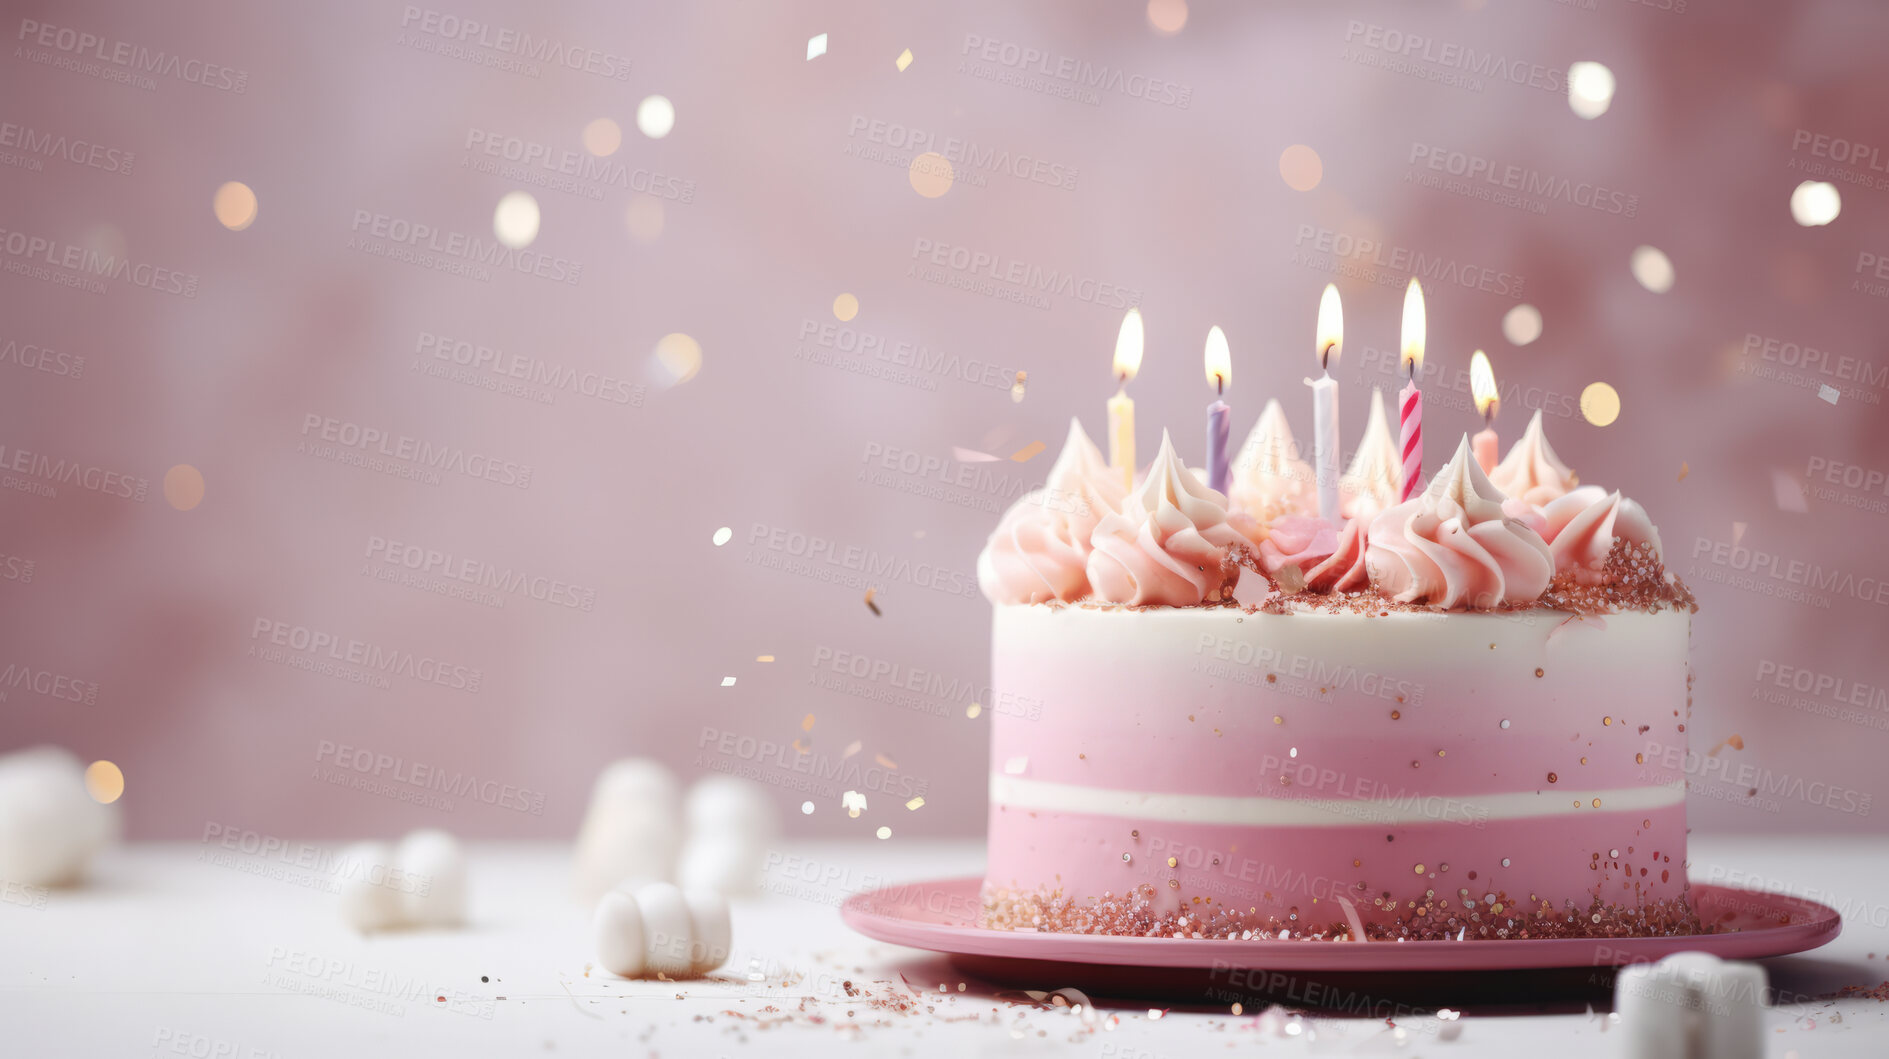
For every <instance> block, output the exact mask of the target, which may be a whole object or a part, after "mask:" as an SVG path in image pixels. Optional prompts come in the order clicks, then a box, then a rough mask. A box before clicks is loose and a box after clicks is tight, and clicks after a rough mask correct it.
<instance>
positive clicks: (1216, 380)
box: [1207, 324, 1233, 391]
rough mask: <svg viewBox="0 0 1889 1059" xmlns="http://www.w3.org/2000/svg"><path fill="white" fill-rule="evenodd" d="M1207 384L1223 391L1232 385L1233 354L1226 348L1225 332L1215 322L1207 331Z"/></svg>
mask: <svg viewBox="0 0 1889 1059" xmlns="http://www.w3.org/2000/svg"><path fill="white" fill-rule="evenodd" d="M1207 385H1209V386H1212V387H1214V388H1215V389H1216V390H1220V391H1224V390H1226V388H1227V387H1229V386H1231V385H1233V354H1232V352H1231V351H1229V350H1228V349H1227V333H1226V332H1225V331H1222V330H1220V325H1219V324H1215V325H1214V326H1213V327H1211V328H1209V329H1208V331H1207Z"/></svg>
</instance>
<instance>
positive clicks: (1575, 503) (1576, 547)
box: [1541, 485, 1662, 585]
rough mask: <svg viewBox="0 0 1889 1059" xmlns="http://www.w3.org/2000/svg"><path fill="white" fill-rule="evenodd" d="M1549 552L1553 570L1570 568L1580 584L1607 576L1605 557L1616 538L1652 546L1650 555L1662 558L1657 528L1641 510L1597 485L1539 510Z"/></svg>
mask: <svg viewBox="0 0 1889 1059" xmlns="http://www.w3.org/2000/svg"><path fill="white" fill-rule="evenodd" d="M1541 514H1542V518H1543V519H1544V520H1546V522H1547V525H1548V531H1547V532H1546V533H1544V534H1543V535H1542V536H1544V537H1546V538H1547V540H1548V548H1549V551H1550V552H1552V553H1553V555H1554V565H1555V572H1556V573H1566V572H1572V573H1573V574H1574V579H1575V580H1576V581H1579V582H1580V583H1581V584H1584V585H1597V584H1600V583H1601V582H1603V581H1605V580H1606V579H1607V574H1606V566H1607V557H1608V555H1609V554H1611V553H1612V552H1613V547H1614V542H1615V541H1616V540H1625V541H1627V542H1628V543H1630V544H1636V545H1638V544H1651V545H1652V546H1653V556H1654V558H1656V559H1657V558H1661V557H1662V552H1661V549H1660V543H1659V530H1658V529H1656V528H1655V527H1654V526H1653V520H1652V519H1651V518H1649V517H1648V516H1647V514H1646V509H1645V508H1643V507H1641V506H1640V505H1639V504H1637V503H1635V502H1634V501H1632V500H1629V499H1627V498H1626V497H1623V496H1621V495H1620V492H1619V491H1618V490H1615V491H1614V492H1611V493H1609V492H1608V491H1606V490H1605V489H1602V488H1601V487H1600V486H1598V485H1583V486H1581V487H1579V488H1577V489H1575V490H1573V491H1572V492H1570V493H1568V494H1567V495H1565V496H1562V497H1560V498H1559V499H1556V500H1551V501H1549V502H1548V504H1547V506H1545V507H1543V508H1542V509H1541Z"/></svg>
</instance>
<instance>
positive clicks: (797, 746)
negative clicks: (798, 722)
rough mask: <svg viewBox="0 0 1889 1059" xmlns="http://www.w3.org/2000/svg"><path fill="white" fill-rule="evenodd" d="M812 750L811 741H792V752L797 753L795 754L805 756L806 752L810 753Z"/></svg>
mask: <svg viewBox="0 0 1889 1059" xmlns="http://www.w3.org/2000/svg"><path fill="white" fill-rule="evenodd" d="M812 749H813V740H811V739H796V740H794V752H795V753H797V754H805V753H807V752H808V751H811V750H812Z"/></svg>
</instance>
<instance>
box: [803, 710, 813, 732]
mask: <svg viewBox="0 0 1889 1059" xmlns="http://www.w3.org/2000/svg"><path fill="white" fill-rule="evenodd" d="M800 730H801V731H803V732H811V731H813V714H811V713H810V714H808V715H807V716H805V717H803V718H801V721H800Z"/></svg>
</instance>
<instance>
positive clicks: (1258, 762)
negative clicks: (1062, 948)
mask: <svg viewBox="0 0 1889 1059" xmlns="http://www.w3.org/2000/svg"><path fill="white" fill-rule="evenodd" d="M1397 463H1398V461H1397V451H1396V448H1395V446H1394V445H1393V444H1392V442H1391V439H1390V434H1389V431H1388V429H1386V426H1385V422H1384V416H1383V411H1382V405H1381V402H1380V403H1378V404H1377V405H1376V407H1375V408H1374V410H1373V415H1372V419H1371V423H1370V427H1369V429H1368V430H1367V433H1366V436H1365V440H1364V443H1363V445H1362V446H1361V448H1360V449H1359V452H1358V455H1357V458H1356V459H1355V460H1354V462H1353V463H1352V465H1351V468H1350V470H1349V472H1348V473H1347V474H1346V475H1345V476H1344V477H1343V479H1342V489H1341V496H1342V511H1343V514H1344V515H1345V519H1344V520H1343V522H1342V524H1335V523H1327V522H1325V521H1323V520H1320V519H1318V518H1317V517H1315V515H1313V514H1312V511H1311V507H1312V505H1313V503H1314V497H1313V494H1314V490H1313V489H1312V488H1311V485H1312V481H1313V479H1312V474H1311V471H1310V469H1309V468H1308V467H1306V465H1305V464H1304V463H1302V462H1300V461H1299V460H1298V459H1297V458H1296V452H1295V449H1294V446H1293V444H1292V439H1291V436H1290V433H1289V430H1288V428H1287V427H1286V426H1285V419H1284V416H1283V415H1280V414H1278V412H1277V407H1276V405H1274V406H1269V407H1268V409H1267V411H1266V414H1264V415H1262V417H1261V419H1260V423H1259V425H1258V426H1257V427H1256V428H1255V429H1254V432H1253V436H1252V437H1251V438H1249V439H1248V441H1247V443H1246V445H1245V446H1243V448H1242V449H1241V450H1240V452H1239V454H1238V456H1237V457H1236V459H1235V460H1234V461H1233V466H1232V481H1231V483H1230V488H1229V493H1230V497H1229V496H1228V495H1223V494H1221V493H1219V492H1216V491H1214V490H1212V489H1210V488H1208V487H1207V485H1206V484H1205V482H1204V481H1203V479H1202V477H1201V476H1200V475H1198V474H1197V473H1196V472H1194V471H1192V470H1189V469H1188V468H1187V467H1186V466H1184V465H1183V464H1182V463H1181V462H1180V460H1179V459H1178V458H1177V457H1176V455H1175V452H1174V448H1173V446H1172V444H1171V443H1170V442H1169V441H1168V440H1167V439H1166V438H1165V437H1164V438H1163V440H1162V446H1161V450H1160V453H1159V455H1158V456H1157V457H1156V458H1155V460H1154V462H1153V464H1152V465H1151V466H1149V467H1148V468H1147V469H1146V471H1145V473H1144V474H1142V475H1141V476H1140V478H1139V480H1138V481H1137V482H1136V484H1135V485H1134V486H1133V488H1132V490H1131V489H1130V488H1129V487H1128V486H1127V483H1126V482H1125V481H1124V475H1123V473H1122V472H1121V471H1120V470H1119V469H1113V468H1110V467H1109V466H1107V464H1106V463H1105V462H1104V460H1103V458H1102V456H1101V454H1100V452H1099V451H1097V449H1096V447H1095V445H1094V444H1093V443H1092V442H1090V440H1089V439H1088V437H1087V436H1086V435H1085V434H1084V433H1083V432H1082V429H1081V427H1080V426H1078V425H1076V424H1074V423H1072V424H1071V427H1070V433H1069V439H1068V442H1067V443H1066V444H1065V446H1064V448H1063V451H1062V454H1061V456H1060V457H1059V458H1058V460H1057V461H1056V464H1055V466H1054V467H1053V468H1052V469H1051V471H1050V475H1049V481H1048V482H1047V484H1046V485H1045V487H1044V488H1043V489H1041V490H1039V491H1037V492H1035V493H1032V494H1030V495H1028V496H1026V497H1025V498H1023V499H1022V500H1021V501H1019V502H1018V503H1017V504H1016V505H1015V506H1014V507H1013V508H1012V509H1011V510H1010V511H1009V512H1007V513H1006V514H1005V515H1004V517H1003V520H1002V521H1001V523H1000V524H999V525H998V528H997V530H996V532H994V533H993V534H992V535H991V538H990V541H989V543H988V544H987V545H986V547H985V549H984V551H983V554H982V555H981V556H980V557H979V560H978V578H979V582H980V584H981V586H982V587H983V590H984V593H985V595H986V596H987V597H989V599H990V600H991V602H992V603H993V604H994V605H995V608H996V619H995V623H994V628H993V633H992V651H991V655H992V661H991V668H992V683H993V687H994V691H995V692H996V694H997V695H998V696H1000V697H1001V698H1002V699H1003V701H1006V702H1009V703H1012V704H1014V705H1017V706H1019V707H1021V706H1026V705H1027V707H1028V708H1027V709H1024V708H1015V709H1007V710H1000V711H996V715H995V716H994V718H993V721H992V738H991V766H990V803H991V804H990V840H989V841H990V845H989V867H988V871H987V875H986V880H985V886H984V895H983V896H984V924H985V925H986V926H987V927H990V928H994V929H1007V930H1019V929H1022V930H1040V931H1065V932H1077V933H1107V934H1131V935H1150V934H1153V935H1161V936H1175V935H1179V936H1188V937H1260V936H1270V937H1289V938H1326V939H1347V938H1356V937H1359V936H1360V935H1363V936H1365V937H1368V938H1371V939H1384V938H1410V939H1428V938H1463V937H1469V938H1491V939H1493V938H1542V937H1567V936H1575V935H1586V936H1621V935H1629V934H1632V935H1646V934H1672V933H1687V932H1693V931H1697V930H1699V929H1701V928H1700V925H1699V922H1698V920H1697V918H1696V917H1695V916H1694V915H1693V914H1692V912H1691V910H1690V907H1689V904H1688V902H1687V888H1686V872H1685V851H1686V813H1685V784H1684V778H1683V776H1681V775H1680V774H1678V772H1677V771H1676V770H1674V769H1672V768H1671V767H1670V765H1669V763H1670V762H1673V761H1676V760H1678V759H1679V757H1683V755H1678V756H1677V757H1675V756H1673V755H1662V754H1659V753H1656V752H1655V753H1649V747H1654V748H1657V747H1674V746H1678V747H1683V746H1684V741H1685V735H1684V732H1685V729H1686V724H1685V721H1686V713H1687V709H1688V685H1689V683H1690V679H1689V675H1688V670H1687V640H1688V635H1689V630H1690V622H1691V613H1692V611H1693V610H1694V607H1693V605H1692V601H1691V598H1690V596H1689V595H1688V593H1687V592H1686V589H1685V587H1684V586H1683V585H1682V584H1680V583H1679V582H1678V580H1677V579H1676V578H1674V577H1673V576H1672V575H1670V574H1668V573H1667V572H1666V570H1665V568H1664V567H1663V565H1662V564H1661V553H1660V544H1659V537H1658V534H1657V532H1656V531H1655V530H1654V528H1653V525H1652V523H1651V522H1650V521H1649V520H1648V518H1647V515H1646V512H1645V511H1644V510H1642V509H1641V508H1640V506H1639V505H1638V504H1636V503H1634V502H1633V501H1631V500H1627V499H1624V498H1622V497H1621V496H1620V494H1619V493H1609V492H1607V491H1605V490H1602V489H1600V488H1598V487H1595V486H1582V485H1579V484H1578V483H1577V480H1576V478H1575V476H1574V475H1573V474H1572V473H1570V472H1569V470H1568V468H1567V466H1566V465H1564V464H1563V463H1562V462H1561V461H1560V460H1559V459H1558V458H1557V457H1556V456H1555V453H1554V451H1553V450H1552V449H1551V448H1549V446H1548V443H1547V440H1546V438H1545V437H1544V436H1543V433H1542V425H1541V417H1540V414H1539V413H1537V414H1536V416H1535V419H1534V421H1533V422H1532V423H1530V424H1529V427H1528V430H1527V432H1526V433H1525V434H1524V435H1523V437H1522V438H1521V439H1520V440H1519V441H1518V442H1516V444H1515V446H1514V447H1513V448H1512V449H1511V451H1510V452H1509V453H1508V455H1507V457H1506V458H1504V459H1503V460H1501V462H1500V463H1499V464H1496V465H1495V466H1493V467H1492V468H1490V469H1489V470H1488V471H1487V472H1486V473H1485V471H1484V469H1483V468H1482V467H1480V466H1479V465H1478V463H1477V461H1476V459H1475V457H1474V456H1473V455H1472V453H1471V448H1470V445H1469V443H1468V440H1467V439H1465V440H1464V442H1463V443H1462V444H1461V445H1460V446H1458V447H1457V449H1456V452H1455V455H1454V457H1453V458H1452V459H1451V460H1450V461H1449V462H1448V464H1447V465H1446V466H1444V467H1443V468H1442V469H1441V470H1440V471H1439V472H1438V473H1437V474H1436V476H1435V477H1434V478H1433V479H1432V480H1431V481H1430V483H1429V484H1428V487H1427V488H1426V489H1424V490H1423V491H1422V492H1420V493H1417V494H1415V495H1413V496H1412V498H1411V499H1410V500H1409V501H1407V502H1404V503H1397V502H1396V500H1397V496H1398V490H1397V485H1398V482H1397V476H1398V474H1399V470H1398V466H1397Z"/></svg>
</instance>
